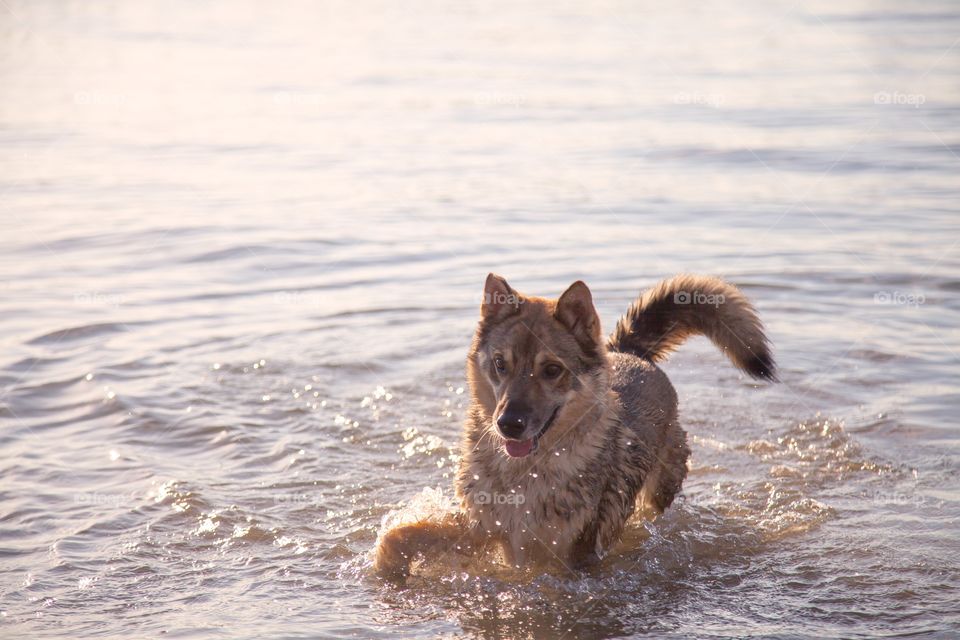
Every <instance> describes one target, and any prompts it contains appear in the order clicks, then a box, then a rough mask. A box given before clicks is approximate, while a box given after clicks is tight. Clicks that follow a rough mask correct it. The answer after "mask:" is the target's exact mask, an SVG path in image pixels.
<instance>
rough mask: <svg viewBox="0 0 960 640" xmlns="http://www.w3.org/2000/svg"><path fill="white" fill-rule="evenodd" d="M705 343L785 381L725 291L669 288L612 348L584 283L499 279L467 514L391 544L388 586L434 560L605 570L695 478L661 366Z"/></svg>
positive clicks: (474, 410) (382, 552) (742, 304)
mask: <svg viewBox="0 0 960 640" xmlns="http://www.w3.org/2000/svg"><path fill="white" fill-rule="evenodd" d="M693 335H704V336H706V337H708V338H709V339H710V340H711V341H713V343H714V344H715V345H716V346H717V347H719V348H720V350H721V351H722V352H723V353H724V354H726V355H727V357H728V358H729V359H730V360H731V361H732V362H733V364H734V365H735V366H737V367H738V368H740V369H741V370H743V371H744V372H746V373H747V374H749V375H750V376H752V377H754V378H757V379H761V380H768V381H775V380H776V367H775V364H774V360H773V355H772V353H771V349H770V343H769V341H768V340H767V337H766V335H765V334H764V329H763V325H762V324H761V322H760V319H759V318H758V316H757V313H756V311H755V310H754V308H753V306H752V305H751V304H750V302H749V301H748V300H747V298H746V297H745V296H744V295H743V294H742V293H741V292H740V291H739V290H738V289H737V288H736V287H734V286H733V285H731V284H728V283H726V282H724V281H722V280H719V279H717V278H712V277H704V276H693V275H680V276H676V277H674V278H671V279H668V280H664V281H663V282H661V283H659V284H658V285H656V286H655V287H653V288H652V289H650V290H648V291H646V292H645V293H643V294H642V295H641V296H640V297H639V298H638V299H637V300H636V301H635V302H634V303H633V304H631V305H630V307H629V308H628V310H627V312H626V314H625V315H624V316H623V317H622V318H621V319H620V320H619V322H618V323H617V326H616V328H615V330H614V331H613V333H612V334H611V335H610V337H609V338H608V339H607V340H604V339H603V335H602V332H601V328H600V319H599V316H598V315H597V312H596V309H595V308H594V304H593V298H592V295H591V293H590V289H589V288H588V287H587V285H586V284H584V283H583V282H582V281H577V282H574V283H573V284H572V285H570V287H569V288H567V290H566V291H564V292H563V294H562V295H561V296H560V297H559V298H558V299H556V300H552V299H546V298H538V297H533V296H526V295H523V294H520V293H518V292H516V291H515V290H514V289H512V288H511V287H510V285H509V284H507V281H506V280H504V279H503V278H502V277H500V276H498V275H496V274H493V273H491V274H490V275H489V276H487V280H486V284H485V285H484V295H483V303H482V305H481V309H480V322H479V324H478V326H477V330H476V333H475V335H474V338H473V342H472V344H471V347H470V351H469V355H468V356H467V378H468V381H469V385H470V391H471V403H470V407H469V410H468V413H467V417H466V422H465V425H464V428H463V436H462V441H461V445H460V462H459V469H458V471H457V475H456V480H455V485H456V497H457V499H458V501H459V504H460V506H459V508H458V510H457V511H455V512H453V513H449V514H445V515H443V516H442V517H438V518H432V519H429V520H424V521H420V522H415V523H412V524H404V525H400V526H396V527H394V528H392V529H390V530H389V531H385V532H381V534H380V537H379V539H378V541H377V545H376V551H375V557H374V563H373V565H374V570H375V571H376V573H377V574H378V575H380V576H382V577H384V578H387V579H389V580H392V581H397V582H403V581H404V580H405V579H406V578H407V576H408V575H409V573H410V566H411V563H412V562H413V561H414V560H416V559H417V558H418V557H420V556H431V555H433V554H444V553H450V552H455V553H460V554H467V555H469V554H475V553H478V552H482V551H486V550H491V549H494V550H499V551H500V552H501V554H502V558H503V559H504V560H505V561H506V562H507V563H508V564H510V565H513V566H516V567H522V566H529V565H537V564H541V563H542V564H555V563H559V564H562V565H563V566H566V567H568V568H571V567H580V568H582V567H587V566H589V565H592V564H594V563H596V562H598V561H599V560H601V559H602V558H603V557H604V556H605V555H606V554H607V553H608V552H609V551H610V550H611V549H612V548H613V547H614V545H615V544H616V543H617V542H618V540H619V539H620V536H621V533H622V532H623V529H624V525H625V524H626V522H627V520H628V519H629V518H630V517H631V515H633V514H634V512H635V511H636V510H637V509H640V510H641V511H642V512H643V513H644V514H646V515H648V516H649V517H656V516H657V515H659V514H660V513H662V512H663V511H664V510H665V509H666V508H667V507H669V506H670V504H671V503H672V502H673V499H674V497H675V496H676V495H677V493H678V492H679V491H680V488H681V485H682V484H683V481H684V478H685V477H686V475H687V459H688V458H689V456H690V448H689V446H688V445H687V437H686V433H685V432H684V430H683V429H682V428H681V427H680V425H679V423H678V421H677V394H676V392H675V391H674V389H673V386H672V385H671V384H670V381H669V380H668V379H667V376H666V374H664V373H663V371H662V370H661V369H660V368H659V367H658V366H657V363H659V362H662V361H663V360H664V359H665V358H666V357H667V355H668V354H669V353H671V352H672V351H673V350H675V349H676V348H677V347H679V346H680V344H681V343H683V342H684V340H686V339H687V338H688V337H690V336H693Z"/></svg>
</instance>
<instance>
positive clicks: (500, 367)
mask: <svg viewBox="0 0 960 640" xmlns="http://www.w3.org/2000/svg"><path fill="white" fill-rule="evenodd" d="M493 366H495V367H496V368H497V371H499V372H500V373H503V372H504V371H506V369H507V363H506V362H504V361H503V358H501V357H500V356H496V357H494V359H493Z"/></svg>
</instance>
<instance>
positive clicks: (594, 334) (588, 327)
mask: <svg viewBox="0 0 960 640" xmlns="http://www.w3.org/2000/svg"><path fill="white" fill-rule="evenodd" d="M553 317H554V318H556V319H557V320H559V321H560V324H562V325H563V326H565V327H566V328H567V330H568V331H570V333H572V334H573V335H574V337H575V338H577V340H579V341H583V342H593V343H596V342H599V341H600V316H598V315H597V310H596V309H594V308H593V296H591V295H590V289H589V288H587V285H585V284H584V283H583V281H582V280H577V281H576V282H574V283H573V284H572V285H570V286H569V287H568V288H567V290H566V291H564V292H563V295H562V296H560V299H559V300H557V309H556V311H554V313H553Z"/></svg>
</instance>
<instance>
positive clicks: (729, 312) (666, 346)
mask: <svg viewBox="0 0 960 640" xmlns="http://www.w3.org/2000/svg"><path fill="white" fill-rule="evenodd" d="M694 335H704V336H706V337H708V338H710V340H712V341H713V343H714V344H715V345H717V347H719V348H720V350H721V351H723V352H724V353H725V354H726V355H727V357H728V358H730V360H731V361H732V362H733V364H735V365H736V366H737V367H739V368H740V369H742V370H743V371H745V372H747V373H748V374H750V375H751V376H753V377H754V378H762V379H765V380H771V381H773V380H776V379H777V374H776V365H775V364H774V362H773V355H772V354H771V352H770V345H769V343H768V342H767V337H766V335H764V333H763V325H762V324H761V323H760V318H758V317H757V312H756V311H755V310H754V308H753V305H751V304H750V301H749V300H747V298H746V296H744V295H743V294H742V293H741V292H740V290H739V289H737V288H736V287H735V286H733V285H732V284H729V283H727V282H724V281H723V280H720V279H719V278H712V277H707V276H694V275H680V276H676V277H674V278H670V279H669V280H664V281H663V282H661V283H659V284H658V285H656V286H655V287H653V288H652V289H649V290H647V291H645V292H644V293H643V294H642V295H641V296H640V297H639V298H638V299H637V300H636V301H635V302H634V303H633V304H631V305H630V308H629V309H627V313H626V314H625V315H624V316H623V317H622V318H620V321H619V322H618V323H617V328H616V329H614V331H613V334H612V335H611V336H610V339H609V340H608V341H607V348H608V349H610V350H611V351H620V352H623V353H632V354H634V355H637V356H640V357H641V358H646V359H647V360H650V361H651V362H660V361H662V360H664V359H666V357H667V355H669V354H670V353H671V352H672V351H673V350H674V349H676V348H677V347H679V346H680V345H681V344H682V343H683V342H684V340H686V339H687V338H689V337H690V336H694Z"/></svg>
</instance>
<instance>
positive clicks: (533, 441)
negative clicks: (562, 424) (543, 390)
mask: <svg viewBox="0 0 960 640" xmlns="http://www.w3.org/2000/svg"><path fill="white" fill-rule="evenodd" d="M559 412H560V407H557V408H556V409H554V410H553V413H551V414H550V417H549V418H547V421H546V422H544V423H543V428H542V429H540V431H539V433H537V435H535V436H533V437H532V438H527V439H526V440H512V439H509V438H504V440H503V448H504V449H505V450H506V452H507V455H508V456H510V457H511V458H524V457H526V456H528V455H530V454H531V453H533V452H534V451H536V450H537V448H539V447H540V438H541V437H542V436H543V434H545V433H546V432H547V429H549V428H550V426H551V425H552V424H553V421H554V420H555V419H556V417H557V413H559Z"/></svg>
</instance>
